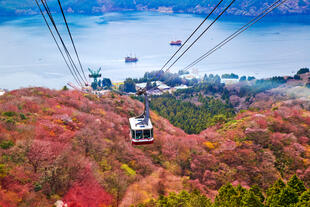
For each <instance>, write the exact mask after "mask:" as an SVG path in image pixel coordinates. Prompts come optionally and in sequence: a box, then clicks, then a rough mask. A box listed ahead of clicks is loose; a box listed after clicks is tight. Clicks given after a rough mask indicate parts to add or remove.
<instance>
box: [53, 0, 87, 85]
mask: <svg viewBox="0 0 310 207" xmlns="http://www.w3.org/2000/svg"><path fill="white" fill-rule="evenodd" d="M58 4H59V7H60V10H61V13H62V16H63V19H64V21H65V24H66V27H67V30H68V33H69V36H70V39H71V42H72V45H73V48H74V51H75V54H76V57H77V60H78V62H79V65H80V69H81V71H82V73H83V76H84V78H85V82H86V83H87V78H86V76H85V73H84V69H83V66H82V64H81V60H80V57H79V54H78V52H77V49H76V47H75V44H74V41H73V38H72V35H71V31H70V28H69V26H68V22H67V19H66V16H65V13H64V11H63V9H62V5H61V2H60V0H58Z"/></svg>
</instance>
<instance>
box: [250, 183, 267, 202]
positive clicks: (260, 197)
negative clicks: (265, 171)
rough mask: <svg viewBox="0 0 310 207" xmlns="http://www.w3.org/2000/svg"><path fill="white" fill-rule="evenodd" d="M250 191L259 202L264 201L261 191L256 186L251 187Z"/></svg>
mask: <svg viewBox="0 0 310 207" xmlns="http://www.w3.org/2000/svg"><path fill="white" fill-rule="evenodd" d="M250 191H251V192H253V193H254V194H255V195H256V196H257V197H258V198H259V199H260V201H261V202H264V201H265V196H264V195H263V193H262V191H261V189H260V188H259V187H258V185H253V186H252V187H251V188H250Z"/></svg>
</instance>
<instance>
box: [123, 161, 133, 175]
mask: <svg viewBox="0 0 310 207" xmlns="http://www.w3.org/2000/svg"><path fill="white" fill-rule="evenodd" d="M121 169H122V170H124V171H125V172H126V173H127V174H128V175H133V176H135V175H136V171H134V170H133V169H132V168H130V167H129V166H128V165H126V164H122V166H121Z"/></svg>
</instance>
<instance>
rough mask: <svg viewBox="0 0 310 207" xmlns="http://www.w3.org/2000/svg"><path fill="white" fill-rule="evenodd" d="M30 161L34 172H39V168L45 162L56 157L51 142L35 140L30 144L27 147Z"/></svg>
mask: <svg viewBox="0 0 310 207" xmlns="http://www.w3.org/2000/svg"><path fill="white" fill-rule="evenodd" d="M26 148H28V149H26V151H27V158H28V163H29V164H30V165H31V166H32V167H33V171H34V173H37V171H38V169H39V168H40V167H42V165H43V164H45V163H47V162H48V161H50V160H52V159H54V158H55V155H54V154H53V153H52V150H51V147H50V143H49V142H46V141H41V140H34V141H33V142H32V143H31V144H30V146H29V147H28V146H27V147H26Z"/></svg>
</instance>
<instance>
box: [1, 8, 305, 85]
mask: <svg viewBox="0 0 310 207" xmlns="http://www.w3.org/2000/svg"><path fill="white" fill-rule="evenodd" d="M67 18H68V21H69V23H70V27H71V30H72V33H73V37H74V40H75V43H76V46H77V49H78V51H79V54H80V58H81V61H82V64H83V66H84V67H85V69H87V68H88V67H90V68H92V69H97V68H99V67H101V68H102V75H103V77H107V78H111V79H112V81H121V80H123V79H125V78H126V77H141V76H143V74H144V72H147V71H152V70H158V69H160V68H161V67H162V66H163V64H164V63H165V61H166V60H167V59H168V58H169V57H170V56H171V55H172V54H173V52H174V51H175V50H177V47H171V46H170V45H169V42H170V41H171V40H177V39H181V40H183V41H184V40H185V39H186V38H187V36H188V35H189V34H190V33H191V32H192V31H193V29H194V28H195V27H196V26H197V25H198V24H199V23H200V22H201V21H202V19H203V18H204V17H201V16H194V15H188V14H162V13H153V12H125V13H108V14H105V15H103V16H76V15H75V16H73V15H72V16H68V17H67ZM249 20H250V19H249V18H245V17H243V18H241V17H239V18H237V17H227V16H226V17H225V18H224V19H222V20H221V21H219V22H217V23H216V24H215V25H214V26H213V27H212V29H211V30H210V31H209V32H207V33H206V35H205V36H204V37H203V38H201V39H200V40H199V42H198V44H197V45H195V46H194V47H193V48H191V49H190V50H189V52H188V54H186V55H185V56H184V57H183V58H182V59H181V60H180V61H179V62H178V63H177V64H176V65H175V66H174V67H173V68H171V72H177V71H178V70H180V69H182V68H184V67H185V66H187V65H188V64H189V63H191V62H192V61H193V60H195V59H196V58H198V57H199V56H200V55H202V54H203V53H204V52H207V51H208V50H209V49H211V48H212V47H213V46H215V45H216V44H217V43H219V42H220V41H222V40H223V39H224V38H226V37H227V36H228V35H230V34H231V33H233V32H234V31H235V30H237V29H238V28H239V27H241V26H242V25H243V24H245V23H246V22H247V21H249ZM57 22H58V23H62V19H60V17H58V18H57ZM209 23H210V22H209ZM206 25H207V24H206ZM205 27H206V26H205ZM205 27H204V28H205ZM61 30H62V34H63V36H64V37H66V42H67V43H68V44H69V43H70V42H69V39H68V38H67V37H68V35H67V33H66V30H64V27H63V25H62V28H61ZM309 34H310V17H309V16H300V17H266V18H264V19H263V20H262V21H261V22H259V23H258V24H256V25H254V26H253V27H252V28H251V29H250V30H248V31H246V32H245V33H243V34H242V35H240V36H239V37H237V38H236V39H234V40H233V41H231V42H230V43H229V44H227V45H226V46H224V47H223V48H222V49H220V50H218V51H216V52H215V53H214V54H212V55H211V56H209V57H208V58H207V59H206V60H204V61H203V62H201V63H200V64H198V65H197V66H195V68H196V69H198V71H199V73H200V74H201V75H203V74H204V73H208V74H209V73H213V74H223V73H232V72H233V73H237V74H239V75H251V76H255V77H258V78H263V77H270V76H278V75H292V74H293V73H295V72H296V71H297V70H298V69H299V68H301V67H310V52H309V50H310V35H309ZM0 48H1V49H0V72H1V77H0V88H7V89H16V88H20V87H28V86H45V87H50V88H61V87H62V86H64V85H65V84H66V83H68V82H73V80H72V77H71V75H70V73H69V71H68V69H67V68H66V65H65V63H64V61H63V59H62V58H61V55H60V54H59V52H58V50H57V47H56V45H55V43H54V42H53V40H52V37H51V35H50V33H49V31H48V29H47V27H46V25H45V23H44V22H43V19H42V17H41V16H34V17H28V18H20V19H14V20H10V21H7V18H6V21H4V20H1V19H0ZM73 54H74V53H73V51H72V55H73ZM130 54H132V55H136V56H137V57H138V58H139V62H138V63H133V64H126V63H125V62H124V57H125V56H127V55H130ZM86 72H87V71H86Z"/></svg>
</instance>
